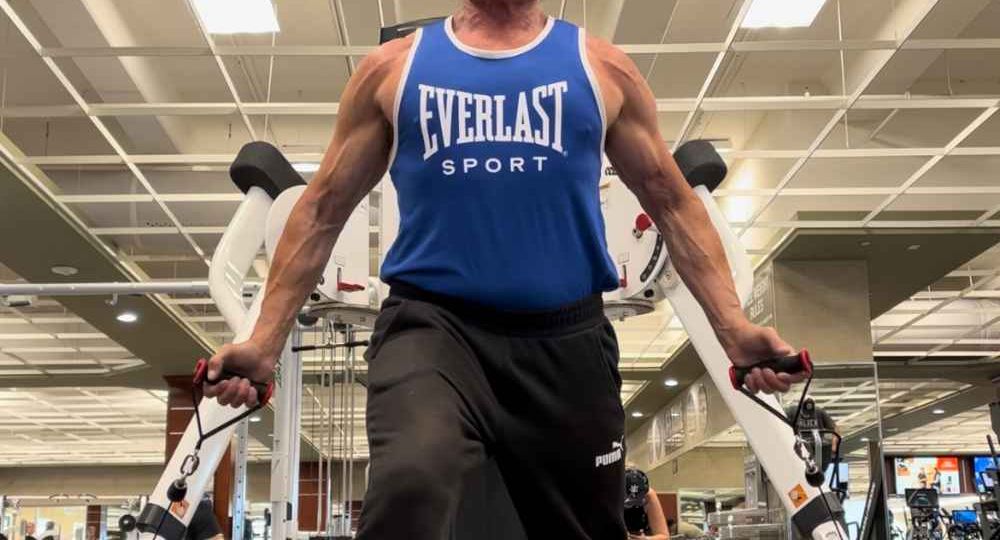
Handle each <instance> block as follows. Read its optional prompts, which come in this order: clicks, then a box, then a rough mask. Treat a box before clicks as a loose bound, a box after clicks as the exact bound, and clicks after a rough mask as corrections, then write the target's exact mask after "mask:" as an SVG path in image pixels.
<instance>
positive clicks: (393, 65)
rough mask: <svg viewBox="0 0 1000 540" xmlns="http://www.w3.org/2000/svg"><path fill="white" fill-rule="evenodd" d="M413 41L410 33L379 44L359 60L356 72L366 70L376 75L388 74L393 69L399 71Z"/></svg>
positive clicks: (412, 35)
mask: <svg viewBox="0 0 1000 540" xmlns="http://www.w3.org/2000/svg"><path fill="white" fill-rule="evenodd" d="M415 42H416V36H415V35H414V34H410V35H408V36H405V37H401V38H398V39H394V40H392V41H388V42H386V43H383V44H382V45H379V46H378V47H377V48H376V49H375V50H374V51H372V52H371V53H369V54H368V56H366V57H365V58H364V60H362V61H361V64H359V65H358V72H362V71H367V72H371V73H373V74H376V75H381V76H390V75H392V74H393V72H394V71H401V70H402V69H403V64H404V63H406V58H407V56H408V55H409V54H410V49H412V48H413V44H414V43H415Z"/></svg>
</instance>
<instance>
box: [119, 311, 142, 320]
mask: <svg viewBox="0 0 1000 540" xmlns="http://www.w3.org/2000/svg"><path fill="white" fill-rule="evenodd" d="M115 318H116V319H118V322H123V323H134V322H135V321H138V320H139V315H138V314H137V313H136V312H134V311H123V312H121V313H119V314H118V316H117V317H115Z"/></svg>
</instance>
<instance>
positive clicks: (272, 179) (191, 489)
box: [138, 143, 304, 540]
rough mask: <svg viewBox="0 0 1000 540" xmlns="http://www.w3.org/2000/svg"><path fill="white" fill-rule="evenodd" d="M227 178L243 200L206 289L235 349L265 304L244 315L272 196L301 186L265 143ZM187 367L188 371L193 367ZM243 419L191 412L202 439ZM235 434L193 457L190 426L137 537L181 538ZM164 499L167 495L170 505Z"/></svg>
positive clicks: (246, 152)
mask: <svg viewBox="0 0 1000 540" xmlns="http://www.w3.org/2000/svg"><path fill="white" fill-rule="evenodd" d="M230 172H231V175H232V178H233V181H234V182H235V183H236V184H237V185H238V186H239V187H240V188H241V189H242V190H243V191H244V192H245V193H246V198H244V200H243V202H242V203H241V204H240V207H239V208H238V209H237V211H236V214H235V215H234V216H233V219H232V220H231V221H230V223H229V226H228V227H227V228H226V232H225V234H224V235H223V237H222V240H221V241H220V243H219V245H218V247H217V249H216V252H215V254H214V256H213V258H212V265H211V268H210V270H209V289H210V291H211V294H212V299H213V301H214V302H215V303H216V305H218V307H219V311H220V312H221V313H222V315H223V317H224V318H225V319H226V322H227V324H228V325H229V326H230V328H232V329H233V331H234V332H235V333H236V337H235V339H234V342H236V343H238V342H240V341H244V340H246V339H247V338H249V336H250V333H251V332H252V330H253V327H254V324H255V323H256V321H257V315H258V313H259V311H260V303H261V300H262V298H263V296H264V290H263V288H262V289H260V290H259V291H258V292H257V294H256V295H255V297H254V299H253V302H252V303H251V305H250V307H249V308H247V307H246V304H245V302H244V298H243V283H244V281H245V279H246V276H247V273H248V271H249V269H250V267H251V265H252V264H253V261H254V259H255V258H256V257H257V253H258V252H259V251H260V248H261V247H262V246H263V244H264V237H265V223H266V217H267V214H268V211H269V210H270V209H271V206H272V203H273V201H274V198H275V197H277V196H278V194H280V193H281V192H282V191H284V190H286V189H289V188H292V187H293V186H295V185H301V184H303V183H304V182H303V180H302V178H301V177H300V176H299V175H298V174H297V173H295V171H294V169H292V167H291V165H290V164H288V162H287V161H285V160H284V157H282V156H281V153H280V152H279V151H278V150H277V149H276V148H274V147H273V146H271V145H268V144H266V143H250V144H248V145H246V146H244V148H243V149H242V150H241V151H240V154H239V156H237V159H236V161H235V162H234V164H233V167H232V168H231V171H230ZM191 360H192V366H193V361H194V360H195V359H191ZM245 411H246V408H239V409H233V408H230V407H224V406H221V405H219V404H218V402H217V401H216V400H214V399H203V400H201V403H199V404H198V412H197V414H198V416H199V417H200V418H201V423H202V428H203V429H204V430H205V431H208V430H210V429H212V428H213V427H214V426H219V425H222V424H224V423H226V422H228V421H230V420H232V419H233V418H235V417H237V416H239V415H240V414H242V413H244V412H245ZM234 430H235V425H234V426H231V427H229V428H227V429H224V430H222V431H220V432H219V433H217V434H216V435H214V436H212V437H209V438H208V439H206V440H204V441H203V442H202V444H201V447H200V448H199V449H198V450H197V451H195V448H196V446H197V443H198V440H199V439H200V432H199V429H198V426H197V423H196V422H195V420H194V419H192V421H191V422H190V423H189V424H188V427H187V429H186V430H185V431H184V435H183V436H182V437H181V440H180V441H179V443H178V445H177V448H176V449H175V451H174V454H173V456H172V457H171V459H170V461H169V463H167V467H166V469H165V470H164V473H163V475H162V476H161V478H160V480H159V482H158V483H157V485H156V488H155V489H154V490H153V493H152V495H151V496H150V498H149V501H148V502H147V504H146V505H145V507H144V508H143V509H142V512H141V513H140V515H139V519H138V528H139V530H140V532H141V534H142V536H143V537H145V538H154V537H155V536H159V537H162V538H164V539H167V540H179V539H181V538H183V537H184V532H185V529H186V528H187V525H188V524H189V523H190V522H191V518H192V516H193V514H194V509H196V508H197V507H198V503H199V502H200V501H201V498H202V495H203V494H204V492H205V489H206V487H207V486H208V483H209V481H210V480H211V478H212V475H213V473H214V472H215V469H216V467H218V464H219V461H220V460H221V459H222V455H223V454H224V453H225V451H226V449H227V448H228V447H229V444H230V437H231V436H232V433H233V431H234ZM192 454H193V455H196V456H197V464H196V465H195V464H194V460H193V459H192V458H190V457H189V456H191V455H192ZM296 465H297V453H296ZM181 477H183V478H184V482H183V485H186V492H183V493H181V495H182V497H180V499H179V500H177V499H178V489H177V486H174V484H175V482H176V481H177V480H178V479H179V478H181ZM172 486H174V487H173V488H172ZM170 495H173V499H174V500H172V497H171V496H170ZM282 514H284V512H283V513H282ZM276 538H277V537H276Z"/></svg>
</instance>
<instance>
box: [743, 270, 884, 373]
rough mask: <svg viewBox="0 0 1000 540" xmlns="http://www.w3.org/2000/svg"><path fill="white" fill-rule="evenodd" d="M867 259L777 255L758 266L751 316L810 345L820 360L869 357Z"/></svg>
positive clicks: (804, 345)
mask: <svg viewBox="0 0 1000 540" xmlns="http://www.w3.org/2000/svg"><path fill="white" fill-rule="evenodd" d="M868 300H869V298H868V265H867V263H866V262H865V261H862V260H839V261H796V260H777V261H774V262H773V263H772V264H770V265H768V266H765V267H763V268H762V269H761V270H759V271H758V272H757V276H756V280H755V285H754V294H753V299H752V300H751V302H750V305H749V306H748V308H747V311H748V314H749V315H750V318H751V320H753V321H754V322H755V323H757V324H762V325H766V326H773V327H774V328H775V329H776V330H777V331H778V333H779V334H780V335H781V337H782V338H784V339H785V340H786V341H788V342H789V343H791V344H792V345H793V346H795V347H798V348H806V349H809V352H810V353H811V355H812V358H813V360H814V361H815V362H816V363H817V364H819V365H822V364H846V363H868V362H872V360H873V357H872V337H871V308H870V306H869V302H868Z"/></svg>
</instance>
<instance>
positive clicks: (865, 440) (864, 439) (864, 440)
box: [861, 437, 871, 442]
mask: <svg viewBox="0 0 1000 540" xmlns="http://www.w3.org/2000/svg"><path fill="white" fill-rule="evenodd" d="M870 440H871V439H869V438H868V437H861V442H868V441H870Z"/></svg>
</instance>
